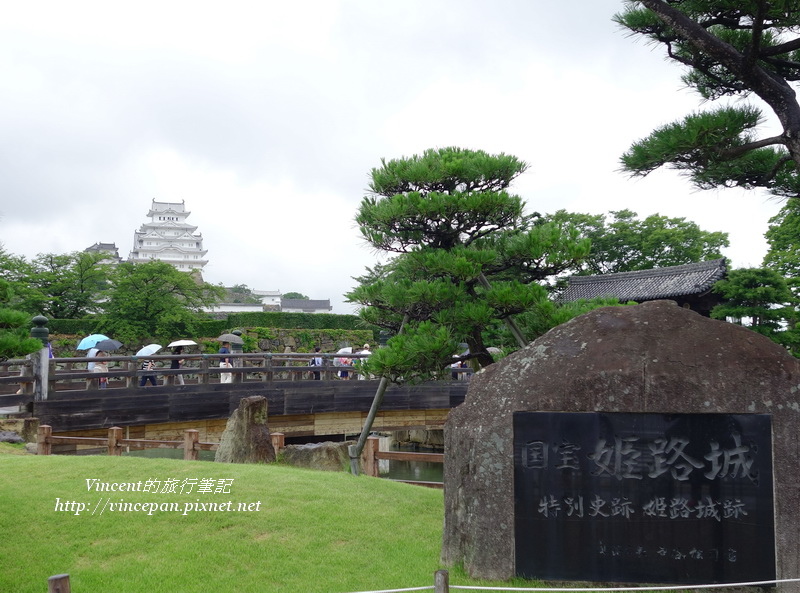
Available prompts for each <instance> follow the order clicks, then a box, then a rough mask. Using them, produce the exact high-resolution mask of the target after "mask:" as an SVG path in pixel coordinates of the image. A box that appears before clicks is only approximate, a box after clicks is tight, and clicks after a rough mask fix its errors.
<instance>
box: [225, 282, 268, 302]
mask: <svg viewBox="0 0 800 593" xmlns="http://www.w3.org/2000/svg"><path fill="white" fill-rule="evenodd" d="M225 292H226V294H225V296H224V297H223V298H224V299H225V300H226V302H229V303H251V304H255V303H260V302H261V299H259V298H258V297H257V296H256V295H254V294H253V291H252V290H251V289H250V287H249V286H247V285H246V284H236V285H235V286H231V287H230V288H226V289H225Z"/></svg>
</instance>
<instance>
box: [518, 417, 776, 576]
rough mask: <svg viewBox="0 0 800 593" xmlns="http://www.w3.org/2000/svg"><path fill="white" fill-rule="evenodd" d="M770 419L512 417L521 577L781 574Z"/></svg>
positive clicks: (519, 573) (519, 572)
mask: <svg viewBox="0 0 800 593" xmlns="http://www.w3.org/2000/svg"><path fill="white" fill-rule="evenodd" d="M771 443H772V424H771V419H770V417H769V416H768V415H763V414H614V413H557V412H517V413H515V414H514V497H515V540H516V570H517V574H518V575H519V576H521V577H524V578H538V579H543V580H570V581H594V582H619V583H667V584H701V583H737V582H753V581H766V580H771V579H774V578H775V535H774V524H773V498H772V447H771Z"/></svg>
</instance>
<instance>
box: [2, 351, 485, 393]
mask: <svg viewBox="0 0 800 593" xmlns="http://www.w3.org/2000/svg"><path fill="white" fill-rule="evenodd" d="M368 356H369V354H358V353H354V354H345V355H343V354H337V353H315V354H309V353H272V352H247V353H236V354H233V353H231V354H224V355H221V354H218V353H216V354H161V355H158V354H154V355H151V356H146V357H144V356H104V357H100V358H97V357H75V358H51V359H49V361H48V364H47V365H46V366H47V372H46V373H42V375H43V376H46V380H45V385H42V386H41V387H40V389H39V390H35V389H34V387H35V384H36V382H37V380H39V381H41V380H42V377H40V376H39V373H37V371H36V368H35V367H36V365H33V364H31V360H28V359H24V360H7V361H3V362H0V407H2V406H8V405H15V404H17V403H20V402H24V401H30V399H31V397H32V395H33V394H34V391H36V392H37V396H38V395H39V392H40V391H41V393H42V399H46V398H47V394H48V393H53V392H56V391H77V390H94V389H99V388H101V387H100V379H101V378H104V379H106V380H107V383H106V382H104V383H105V385H107V388H108V389H130V388H147V387H149V386H151V385H152V384H153V383H155V384H156V385H180V384H203V385H204V384H211V383H233V384H237V383H250V382H271V381H304V380H317V379H319V380H350V379H369V378H371V377H369V376H368V375H365V374H364V373H362V372H361V371H360V368H359V362H360V359H363V358H366V357H368ZM224 358H227V359H228V360H230V361H231V366H230V367H222V366H220V362H221V360H223V359H224ZM314 358H321V359H322V363H323V364H322V365H321V366H310V363H311V361H312V360H313V359H314ZM343 359H344V360H350V361H352V363H350V364H344V363H343ZM174 360H180V361H182V363H181V367H180V368H171V366H172V361H174ZM98 361H102V362H103V363H106V364H107V366H108V371H104V372H98V371H97V369H96V368H95V369H93V370H90V369H89V368H88V367H89V364H90V363H96V362H98ZM147 361H152V362H153V365H154V366H153V368H152V369H151V370H143V369H142V363H143V362H147ZM451 373H452V378H454V379H456V378H458V379H467V378H468V376H469V374H470V373H471V370H470V369H463V368H457V369H456V368H454V369H450V371H449V372H448V375H450V374H451ZM147 377H153V380H152V381H145V378H147ZM181 379H182V381H181ZM15 390H16V393H15ZM12 396H16V397H12Z"/></svg>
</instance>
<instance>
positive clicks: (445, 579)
mask: <svg viewBox="0 0 800 593" xmlns="http://www.w3.org/2000/svg"><path fill="white" fill-rule="evenodd" d="M433 591H434V593H449V591H450V573H449V572H448V571H446V570H437V571H436V572H434V573H433Z"/></svg>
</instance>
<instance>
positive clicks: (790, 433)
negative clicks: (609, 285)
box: [442, 301, 800, 591]
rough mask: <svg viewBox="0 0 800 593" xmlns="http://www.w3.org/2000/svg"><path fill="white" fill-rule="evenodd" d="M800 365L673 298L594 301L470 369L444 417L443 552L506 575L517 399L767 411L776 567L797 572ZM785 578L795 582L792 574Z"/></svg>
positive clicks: (640, 408)
mask: <svg viewBox="0 0 800 593" xmlns="http://www.w3.org/2000/svg"><path fill="white" fill-rule="evenodd" d="M798 389H800V366H799V365H798V360H797V359H795V358H793V357H792V356H790V355H789V354H788V353H787V352H786V351H785V350H784V349H783V348H781V347H780V346H778V345H777V344H775V343H774V342H772V341H770V340H769V339H767V338H765V337H763V336H761V335H759V334H757V333H755V332H753V331H751V330H749V329H747V328H743V327H739V326H736V325H733V324H729V323H724V322H721V321H715V320H712V319H708V318H705V317H701V316H700V315H698V314H696V313H693V312H691V311H689V310H686V309H681V308H678V307H677V306H676V305H675V304H674V303H673V302H672V301H654V302H649V303H644V304H642V305H636V306H628V307H608V308H602V309H597V310H594V311H591V312H589V313H587V314H585V315H582V316H580V317H577V318H575V319H573V320H572V321H570V322H568V323H565V324H563V325H561V326H559V327H557V328H555V329H553V330H551V331H550V332H548V333H547V334H545V335H544V336H541V337H540V338H539V339H537V340H536V341H535V342H532V343H531V344H529V345H528V346H527V347H525V348H523V349H521V350H519V351H518V352H516V353H514V354H513V355H511V356H509V357H507V358H506V359H504V360H502V361H500V362H498V363H496V364H494V365H492V366H490V367H488V368H486V369H485V370H483V371H481V372H480V373H477V374H476V375H475V376H474V377H473V379H472V382H471V385H470V388H469V391H468V393H467V397H466V400H465V402H464V403H463V404H461V405H460V406H458V407H457V408H455V409H453V410H452V411H451V413H450V415H449V417H448V420H447V423H446V425H445V459H446V463H445V474H444V484H445V520H444V533H443V545H442V561H443V562H444V563H445V564H447V565H451V566H452V565H455V564H459V563H463V565H464V567H465V569H466V571H467V572H468V573H469V574H470V575H471V576H473V577H479V578H486V579H508V578H511V577H513V576H514V575H515V561H514V555H515V540H514V485H513V469H514V468H513V455H512V445H513V430H512V414H513V412H515V411H554V412H559V411H560V412H573V411H574V412H594V411H602V412H641V413H711V412H718V413H736V414H752V413H760V414H770V415H771V416H772V427H773V441H772V443H773V444H772V447H773V458H774V493H775V494H774V498H775V500H774V503H775V535H776V553H777V575H778V578H779V579H780V578H795V577H797V576H798V575H800V553H799V552H798V545H797V542H798V541H800V485H798V480H797V476H798V470H800V464H799V463H798V453H799V452H800V451H798V448H799V443H800V439H798V438H797V435H798V433H800V394H798ZM781 588H782V589H783V590H787V591H788V590H791V591H797V590H800V587H798V586H797V585H795V584H792V585H786V586H782V587H781Z"/></svg>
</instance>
